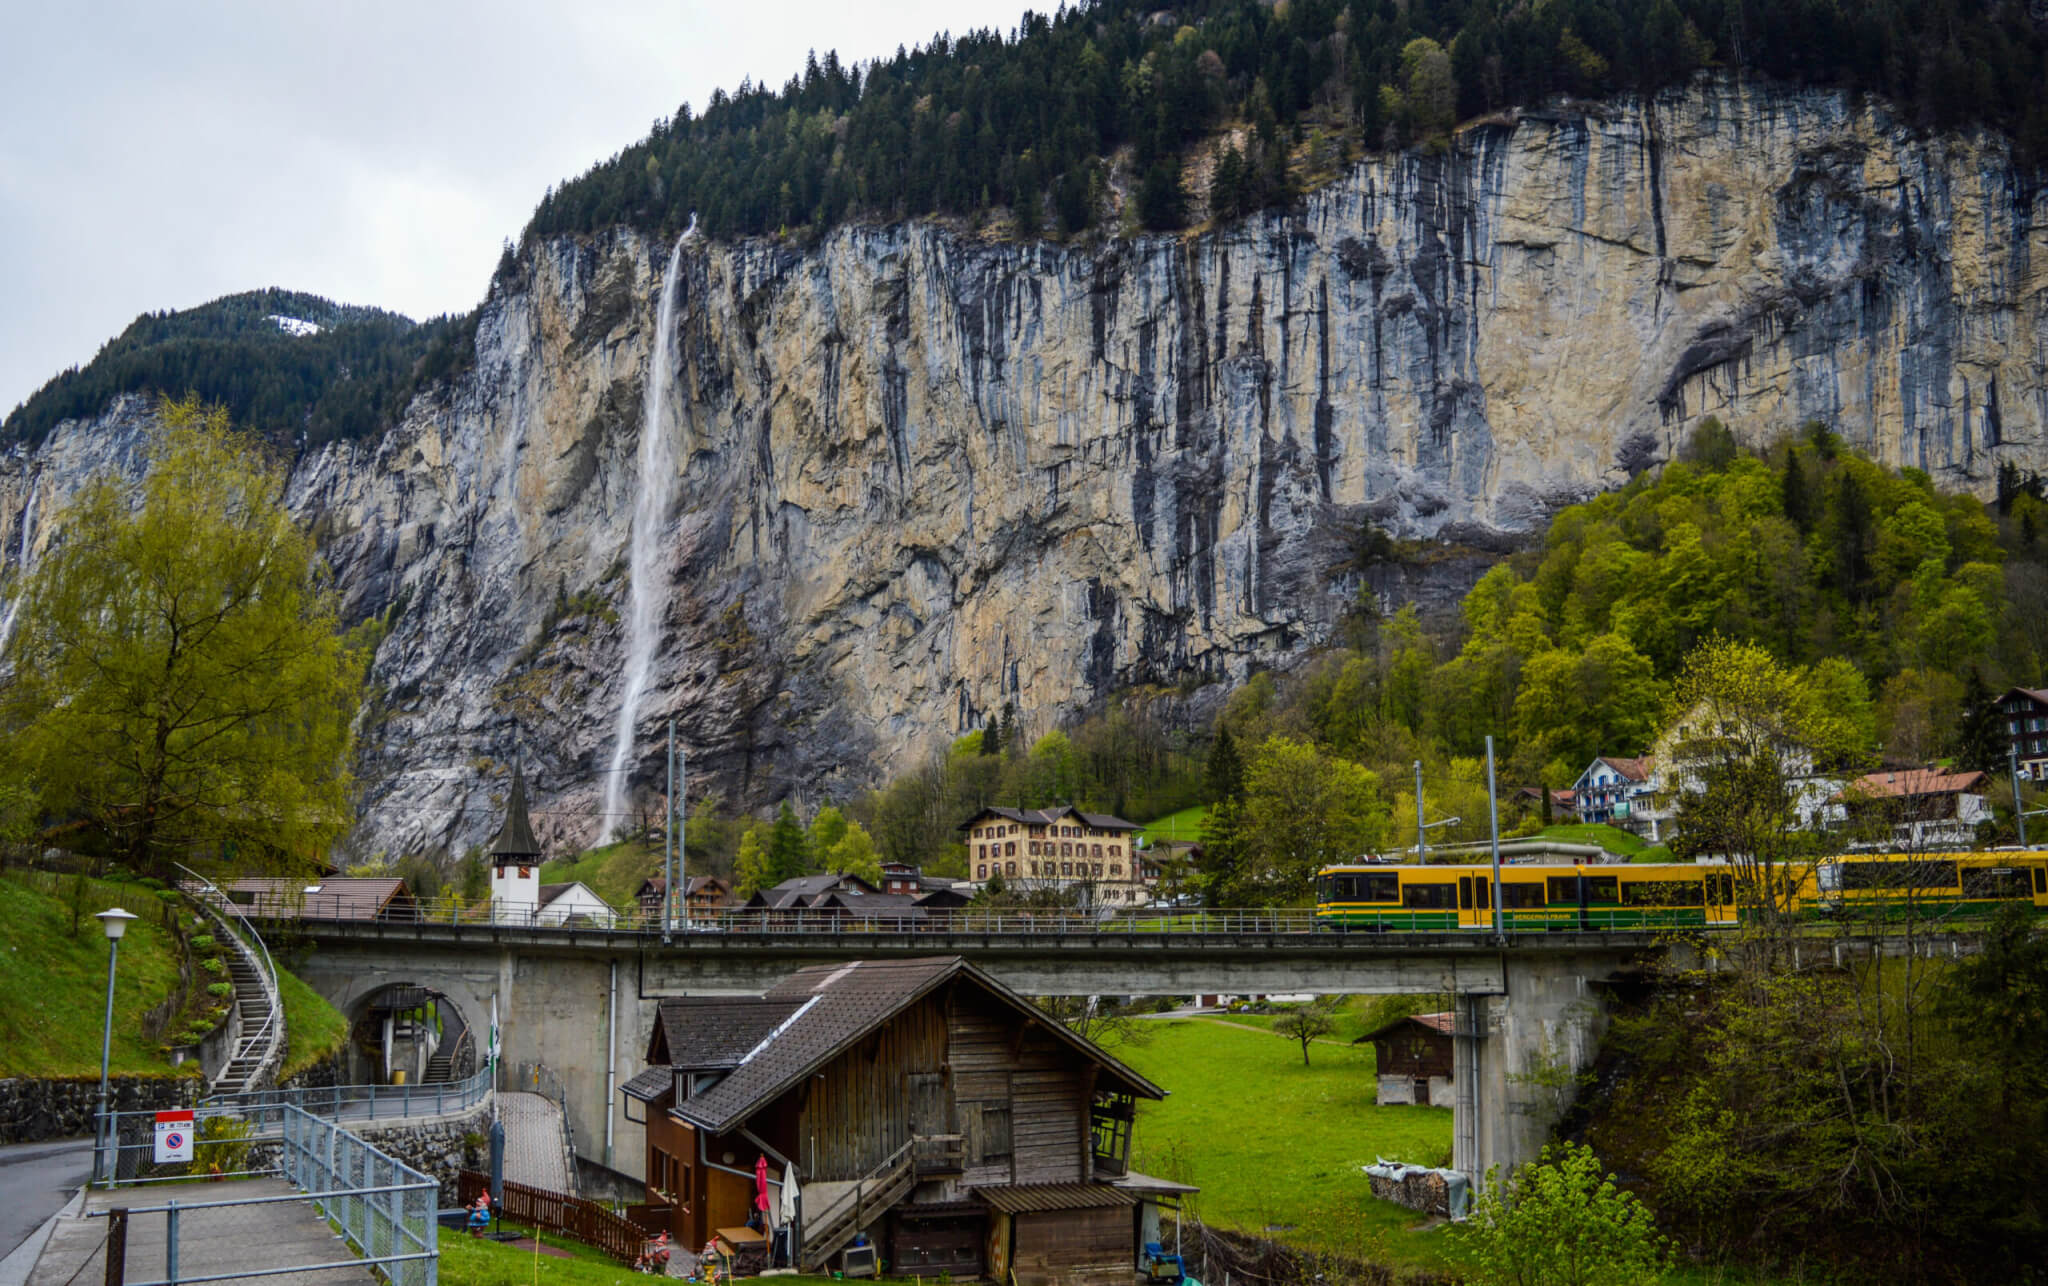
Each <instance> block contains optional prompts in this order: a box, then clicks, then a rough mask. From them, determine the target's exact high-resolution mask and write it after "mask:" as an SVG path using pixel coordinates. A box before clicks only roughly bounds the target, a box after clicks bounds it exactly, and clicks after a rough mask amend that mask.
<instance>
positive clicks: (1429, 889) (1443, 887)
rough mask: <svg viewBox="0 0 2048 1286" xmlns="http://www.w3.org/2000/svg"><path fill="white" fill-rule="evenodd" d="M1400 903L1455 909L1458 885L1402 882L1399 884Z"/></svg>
mask: <svg viewBox="0 0 2048 1286" xmlns="http://www.w3.org/2000/svg"><path fill="white" fill-rule="evenodd" d="M1401 905H1402V906H1408V907H1420V908H1422V909H1424V910H1442V911H1455V910H1456V909H1457V907H1458V886H1457V885H1455V884H1404V885H1402V886H1401Z"/></svg>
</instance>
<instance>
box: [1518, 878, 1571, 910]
mask: <svg viewBox="0 0 2048 1286" xmlns="http://www.w3.org/2000/svg"><path fill="white" fill-rule="evenodd" d="M1573 900H1574V901H1576V900H1577V899H1576V898H1574V899H1573ZM1500 904H1501V906H1502V907H1503V908H1504V909H1506V910H1509V911H1515V910H1522V911H1526V910H1529V909H1531V908H1539V909H1540V908H1541V907H1542V906H1543V904H1544V903H1543V886H1542V885H1541V884H1539V883H1538V882H1536V881H1535V880H1528V881H1517V882H1515V883H1512V884H1511V883H1509V882H1508V881H1506V880H1502V881H1501V883H1500Z"/></svg>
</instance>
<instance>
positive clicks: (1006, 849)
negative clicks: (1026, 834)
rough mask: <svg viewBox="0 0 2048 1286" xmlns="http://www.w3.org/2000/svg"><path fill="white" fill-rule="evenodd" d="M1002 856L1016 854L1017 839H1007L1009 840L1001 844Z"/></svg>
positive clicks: (1013, 855)
mask: <svg viewBox="0 0 2048 1286" xmlns="http://www.w3.org/2000/svg"><path fill="white" fill-rule="evenodd" d="M1003 856H1004V857H1015V856H1017V841H1016V840H1009V841H1007V842H1006V843H1004V845H1003Z"/></svg>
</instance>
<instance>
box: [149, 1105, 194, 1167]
mask: <svg viewBox="0 0 2048 1286" xmlns="http://www.w3.org/2000/svg"><path fill="white" fill-rule="evenodd" d="M156 1159H157V1164H159V1165H161V1164H163V1163H164V1162H166V1161H190V1160H191V1159H192V1113H191V1112H189V1111H179V1112H158V1113H157V1114H156Z"/></svg>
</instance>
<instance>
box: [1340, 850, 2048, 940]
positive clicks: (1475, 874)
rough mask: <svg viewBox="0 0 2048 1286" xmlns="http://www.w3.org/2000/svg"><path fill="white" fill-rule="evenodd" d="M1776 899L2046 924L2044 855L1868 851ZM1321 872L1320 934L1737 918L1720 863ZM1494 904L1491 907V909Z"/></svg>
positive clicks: (1705, 924) (1830, 861)
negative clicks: (2016, 909) (2042, 917)
mask: <svg viewBox="0 0 2048 1286" xmlns="http://www.w3.org/2000/svg"><path fill="white" fill-rule="evenodd" d="M1780 878H1781V879H1782V880H1783V881H1784V886H1783V888H1782V889H1781V897H1782V899H1783V900H1784V901H1785V902H1786V903H1787V904H1789V905H1790V906H1792V907H1793V908H1794V910H1795V911H1796V912H1797V913H1799V914H1802V915H1807V916H1812V917H1814V918H1838V917H1839V918H1850V917H1860V916H1884V917H1892V918H1898V917H1906V916H1929V917H1931V916H1953V915H1970V914H1988V913H1989V912H1991V911H1992V910H1994V909H1996V908H1997V907H1998V906H2000V905H2003V904H2005V903H2008V902H2024V903H2025V904H2027V905H2029V906H2031V907H2033V908H2034V910H2035V911H2036V912H2037V913H2043V914H2048V853H2017V852H2015V853H1915V854H1898V853H1870V854H1851V855H1845V856H1841V857H1828V858H1820V859H1817V860H1814V861H1812V862H1808V863H1801V864H1799V865H1798V866H1796V867H1793V868H1790V869H1788V870H1784V871H1783V872H1782V873H1781V875H1780ZM1495 893H1496V890H1495V888H1494V884H1493V868H1492V866H1491V865H1485V866H1479V865H1460V866H1449V865H1446V866H1363V865H1361V866H1328V867H1324V868H1323V870H1322V871H1321V872H1320V873H1318V876H1317V879H1316V927H1317V928H1319V929H1328V930H1331V931H1335V932H1363V933H1392V932H1416V931H1425V930H1430V931H1447V930H1455V929H1491V928H1493V927H1494V916H1495V915H1496V913H1497V914H1498V915H1499V916H1500V920H1501V927H1502V928H1503V929H1505V930H1506V931H1508V932H1511V933H1540V932H1545V931H1549V930H1566V929H1668V928H1713V927H1717V926H1732V925H1735V924H1739V923H1740V922H1741V920H1742V906H1741V902H1740V897H1741V890H1740V889H1739V887H1738V882H1737V878H1736V871H1735V868H1734V867H1731V866H1726V865H1690V864H1688V865H1680V864H1675V863H1674V864H1644V865H1640V866H1638V865H1613V866H1609V865H1593V866H1589V865H1584V864H1579V865H1570V864H1530V865H1515V866H1503V867H1502V868H1501V872H1500V887H1499V890H1498V894H1499V896H1498V897H1496V896H1495ZM1496 903H1498V904H1499V905H1498V907H1496V905H1495V904H1496Z"/></svg>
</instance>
